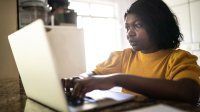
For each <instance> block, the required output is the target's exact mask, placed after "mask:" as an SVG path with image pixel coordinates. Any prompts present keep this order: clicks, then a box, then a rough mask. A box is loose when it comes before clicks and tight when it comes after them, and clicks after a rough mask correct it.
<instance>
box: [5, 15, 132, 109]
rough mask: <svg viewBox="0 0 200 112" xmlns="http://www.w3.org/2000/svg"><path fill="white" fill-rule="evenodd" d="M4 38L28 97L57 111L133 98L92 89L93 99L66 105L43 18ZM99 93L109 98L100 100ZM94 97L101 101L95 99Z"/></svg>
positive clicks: (101, 106) (89, 95)
mask: <svg viewBox="0 0 200 112" xmlns="http://www.w3.org/2000/svg"><path fill="white" fill-rule="evenodd" d="M8 40H9V43H10V46H11V50H12V53H13V56H14V59H15V62H16V65H17V68H18V71H19V74H20V77H21V80H22V84H23V86H24V89H25V92H26V96H27V97H28V98H29V99H33V100H34V101H37V102H39V103H41V104H43V105H46V106H48V107H50V108H53V109H55V110H57V111H76V112H77V111H88V110H92V109H100V108H105V107H108V106H111V105H115V104H119V103H122V102H126V101H129V100H131V99H133V98H134V96H132V95H128V94H121V93H116V92H111V91H100V90H94V91H92V92H90V93H88V94H87V96H88V97H91V98H93V99H94V101H93V102H89V103H88V102H87V103H84V104H83V105H79V106H72V105H68V102H67V100H66V96H65V94H64V91H63V88H62V84H61V81H60V78H59V76H58V73H59V71H58V70H59V69H58V66H57V64H56V60H55V57H54V54H53V52H52V46H51V45H50V43H49V38H48V36H47V34H46V29H45V26H44V23H43V21H42V20H41V19H38V20H36V21H34V22H32V23H31V24H29V25H27V26H25V27H23V28H22V29H20V30H18V31H16V32H14V33H12V34H10V35H9V36H8ZM99 95H100V96H101V97H100V96H99ZM103 97H104V98H106V99H109V100H103V99H104V98H103ZM95 100H97V101H95ZM98 100H101V101H102V102H101V103H98V102H99V101H98ZM103 101H104V102H103Z"/></svg>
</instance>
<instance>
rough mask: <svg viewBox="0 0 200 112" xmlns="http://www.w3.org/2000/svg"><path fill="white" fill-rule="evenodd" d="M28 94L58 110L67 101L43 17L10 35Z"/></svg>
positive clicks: (62, 109) (12, 47)
mask: <svg viewBox="0 0 200 112" xmlns="http://www.w3.org/2000/svg"><path fill="white" fill-rule="evenodd" d="M8 38H9V43H10V46H11V49H12V52H13V55H14V59H15V62H16V65H17V68H18V71H19V74H20V77H21V80H22V83H23V86H24V89H25V92H26V95H27V96H28V97H29V98H31V99H34V100H36V101H38V102H40V103H42V104H45V105H47V106H49V107H52V108H53V109H56V110H58V111H67V110H68V109H67V102H66V99H65V96H64V92H63V89H62V86H61V82H60V80H59V78H58V76H57V69H56V66H55V64H54V58H53V55H52V52H51V49H50V44H49V41H48V39H47V38H48V37H47V36H46V31H45V28H44V24H43V22H42V20H40V19H39V20H36V21H34V22H33V23H31V24H29V25H27V26H26V27H24V28H22V29H20V30H18V31H16V32H14V33H13V34H11V35H9V36H8Z"/></svg>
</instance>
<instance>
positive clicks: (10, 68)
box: [0, 0, 200, 79]
mask: <svg viewBox="0 0 200 112" xmlns="http://www.w3.org/2000/svg"><path fill="white" fill-rule="evenodd" d="M134 1H135V0H1V1H0V14H1V16H0V24H1V25H0V79H6V78H18V76H19V75H18V74H19V73H18V71H17V68H16V64H15V62H14V58H13V55H12V52H11V49H10V46H9V43H8V35H9V34H11V33H13V32H15V31H16V30H18V29H20V28H23V27H24V26H26V25H27V24H29V23H30V22H32V21H34V20H35V19H37V18H42V19H43V20H44V22H45V24H46V25H47V26H57V27H63V26H72V27H76V28H77V29H82V30H83V32H84V35H83V37H84V40H83V43H84V45H85V46H84V50H85V62H86V71H90V70H92V69H94V67H95V65H96V64H98V63H100V62H102V61H103V60H105V59H106V58H107V57H108V56H109V54H110V53H111V52H112V51H116V50H122V49H124V48H127V47H130V46H129V44H128V42H127V41H126V33H125V28H124V20H123V16H124V13H125V11H126V10H127V9H128V8H129V6H130V5H131V3H132V2H134ZM164 1H165V2H166V3H167V4H168V5H169V6H170V8H171V10H172V11H173V12H174V13H175V14H176V15H177V17H178V20H179V24H180V28H181V32H182V33H183V35H184V41H183V42H182V43H181V46H180V48H182V49H185V50H187V51H189V52H191V53H192V54H195V55H196V56H198V57H199V58H200V21H199V20H200V15H199V10H200V0H164ZM198 64H200V61H199V60H198Z"/></svg>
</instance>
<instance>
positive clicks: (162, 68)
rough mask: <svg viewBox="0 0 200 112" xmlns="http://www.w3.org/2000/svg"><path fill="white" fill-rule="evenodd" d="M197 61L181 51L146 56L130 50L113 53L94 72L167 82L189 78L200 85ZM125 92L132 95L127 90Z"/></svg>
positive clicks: (199, 69)
mask: <svg viewBox="0 0 200 112" xmlns="http://www.w3.org/2000/svg"><path fill="white" fill-rule="evenodd" d="M196 61H197V57H196V56H194V55H192V54H190V53H189V52H187V51H184V50H180V49H177V50H160V51H157V52H154V53H148V54H144V53H142V52H140V51H138V52H135V51H133V50H132V49H131V48H128V49H124V50H123V51H116V52H113V53H111V55H110V57H109V58H108V59H107V60H106V61H104V62H103V63H100V64H98V65H97V66H96V69H95V70H94V72H95V73H96V74H99V75H101V74H102V75H105V74H112V73H124V74H131V75H136V76H141V77H146V78H158V79H167V80H179V79H183V78H188V79H192V80H194V81H196V82H197V83H198V84H199V85H200V79H199V76H200V67H199V66H198V65H197V63H196ZM123 92H126V93H132V92H130V91H128V90H125V89H123Z"/></svg>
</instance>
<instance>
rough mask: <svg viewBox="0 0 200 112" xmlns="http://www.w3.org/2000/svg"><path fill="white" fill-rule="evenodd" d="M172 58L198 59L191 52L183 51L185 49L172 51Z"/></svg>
mask: <svg viewBox="0 0 200 112" xmlns="http://www.w3.org/2000/svg"><path fill="white" fill-rule="evenodd" d="M172 56H173V57H185V56H189V57H196V56H195V55H193V54H191V53H190V52H189V51H186V50H183V49H174V50H173V51H172Z"/></svg>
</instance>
